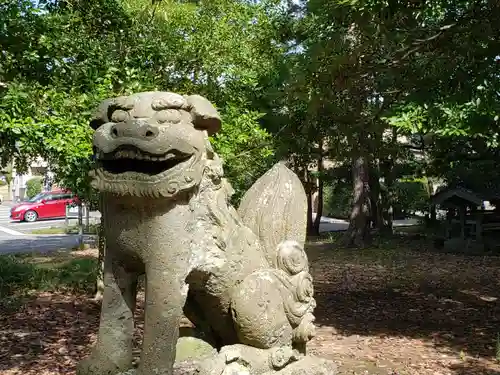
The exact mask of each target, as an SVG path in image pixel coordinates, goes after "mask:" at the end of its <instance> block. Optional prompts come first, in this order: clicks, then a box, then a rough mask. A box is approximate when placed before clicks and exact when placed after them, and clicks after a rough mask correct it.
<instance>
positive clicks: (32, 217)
mask: <svg viewBox="0 0 500 375" xmlns="http://www.w3.org/2000/svg"><path fill="white" fill-rule="evenodd" d="M36 219H38V214H37V213H36V212H35V211H33V210H29V211H26V212H25V213H24V221H27V222H28V223H32V222H34V221H36Z"/></svg>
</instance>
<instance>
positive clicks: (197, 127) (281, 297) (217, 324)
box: [78, 92, 335, 375]
mask: <svg viewBox="0 0 500 375" xmlns="http://www.w3.org/2000/svg"><path fill="white" fill-rule="evenodd" d="M91 126H92V128H93V129H95V133H94V138H93V146H94V150H95V158H96V164H97V166H96V168H95V169H94V170H93V171H92V178H93V182H92V183H93V186H94V187H95V188H97V189H98V190H99V191H100V193H101V198H102V202H103V204H102V215H103V217H104V219H105V220H104V223H105V227H104V233H105V237H106V255H105V259H104V293H103V301H102V310H101V320H100V325H99V334H98V339H97V343H96V345H95V347H94V348H93V351H92V354H91V355H90V356H89V358H87V359H85V360H84V361H82V362H81V363H80V365H79V368H78V374H79V375H115V374H118V373H121V372H126V371H129V370H131V368H132V337H133V330H134V320H133V313H134V307H135V304H136V293H137V280H138V277H139V276H140V275H142V274H145V280H146V281H145V288H146V294H145V295H146V297H145V298H146V301H145V325H144V338H143V344H142V351H141V358H140V364H139V367H138V368H137V370H131V371H134V372H136V373H137V374H139V375H171V374H174V373H183V374H187V373H189V374H201V375H211V374H214V375H223V374H252V375H257V374H266V375H267V374H275V373H279V374H283V375H287V374H288V375H292V374H298V373H303V372H305V373H308V374H325V375H326V374H328V375H331V374H333V373H335V369H334V366H333V365H332V364H331V363H330V362H328V361H325V360H321V359H319V358H314V357H310V356H307V355H306V353H305V349H306V343H307V342H308V341H309V340H310V339H311V338H312V337H313V335H314V324H313V322H314V316H313V314H312V313H313V309H314V307H315V300H314V298H313V284H312V278H311V275H310V274H309V272H308V260H307V256H306V253H305V252H304V249H303V246H304V241H305V231H306V209H307V206H306V196H305V192H304V190H303V187H302V184H301V182H300V180H299V179H298V178H297V176H296V175H295V174H294V173H293V172H292V171H290V170H289V169H288V168H287V167H286V166H285V165H284V164H282V163H278V164H276V165H275V166H274V167H273V168H272V169H271V170H269V171H268V172H267V173H266V174H265V175H264V176H262V177H261V178H260V179H259V180H258V181H257V182H256V183H255V184H254V185H253V186H252V187H251V189H250V190H249V191H248V192H247V193H246V195H245V196H244V197H243V200H242V202H241V205H240V208H239V211H238V212H237V211H236V210H235V209H234V208H233V207H232V206H231V205H230V204H229V198H230V196H231V194H232V189H231V186H230V184H229V183H228V182H227V181H226V180H225V179H224V178H223V171H222V163H221V160H220V159H219V157H218V156H217V154H216V153H215V152H214V151H213V149H212V147H211V145H210V142H209V138H208V137H209V136H210V135H212V134H214V133H216V132H217V131H218V130H219V129H220V127H221V120H220V117H219V115H218V113H217V111H216V109H215V108H214V107H213V106H212V104H211V103H210V102H209V101H208V100H206V99H205V98H203V97H201V96H198V95H192V96H181V95H178V94H174V93H170V92H144V93H139V94H134V95H131V96H128V97H119V98H115V99H109V100H106V101H104V102H103V103H102V104H101V106H100V107H99V108H98V110H97V113H96V115H95V116H94V118H93V119H92V121H91ZM183 315H185V316H186V317H188V318H189V320H190V321H191V322H192V323H193V325H194V326H195V337H192V339H194V340H199V341H200V342H202V343H204V345H207V346H208V345H210V346H209V347H210V349H211V351H209V352H207V353H205V354H203V355H201V354H200V356H199V358H194V362H193V360H192V361H191V362H190V363H191V365H192V366H191V367H190V368H191V370H189V371H190V372H186V371H187V370H185V371H184V372H182V363H179V361H177V363H175V359H176V349H177V348H178V345H177V344H178V339H179V323H180V320H181V318H182V316H183ZM180 340H182V338H181V339H180ZM179 342H180V341H179ZM177 358H179V357H177ZM174 363H175V366H174ZM193 363H194V365H193ZM174 368H175V369H177V370H174ZM174 371H175V372H174ZM179 371H181V372H179Z"/></svg>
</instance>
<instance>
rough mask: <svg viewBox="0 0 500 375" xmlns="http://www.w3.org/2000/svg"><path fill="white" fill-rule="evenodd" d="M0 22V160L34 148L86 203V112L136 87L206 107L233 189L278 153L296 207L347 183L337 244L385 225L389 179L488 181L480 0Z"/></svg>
mask: <svg viewBox="0 0 500 375" xmlns="http://www.w3.org/2000/svg"><path fill="white" fill-rule="evenodd" d="M0 24H2V25H3V27H1V28H0V46H1V50H2V60H1V64H0V83H1V86H0V106H1V107H2V111H1V112H0V130H1V131H0V165H6V164H8V162H10V161H11V160H14V161H15V166H16V168H17V169H18V170H23V169H26V167H27V165H28V162H29V161H30V159H32V158H34V157H36V156H42V157H43V158H45V159H46V160H48V161H49V163H50V164H51V165H52V166H53V168H54V170H55V171H56V175H57V178H58V180H59V181H61V183H62V184H64V185H65V186H68V187H70V188H71V189H73V190H75V191H76V192H78V193H79V194H80V195H82V196H85V197H88V199H91V197H92V191H91V189H90V187H89V185H88V180H87V177H86V176H87V173H86V171H87V170H88V168H89V167H90V166H91V153H92V150H91V147H90V140H91V132H90V130H89V128H88V127H87V122H88V118H89V115H90V111H91V110H92V108H93V107H95V106H96V105H97V103H98V102H99V101H101V100H103V99H104V98H107V97H111V96H116V95H122V94H127V93H131V92H137V91H144V90H169V91H176V92H180V93H199V94H201V95H205V96H206V97H208V98H209V99H210V100H211V101H212V102H214V103H215V104H216V106H217V107H218V109H219V110H220V112H221V114H222V116H223V119H224V125H223V129H222V131H221V133H220V134H217V135H216V136H214V138H213V142H214V145H215V148H216V149H217V151H218V152H219V153H220V154H221V155H222V157H223V159H224V161H225V169H226V173H227V175H228V176H229V178H230V180H231V182H232V183H233V185H234V186H235V187H236V191H237V194H236V199H237V198H238V197H239V196H241V193H242V192H243V191H244V190H246V189H247V188H248V187H249V186H250V185H251V184H252V183H253V181H255V179H256V178H257V177H258V176H259V175H260V174H262V173H263V172H264V170H266V169H267V168H268V166H269V165H270V164H271V163H272V162H273V161H275V160H277V159H278V158H279V159H287V160H288V161H289V162H290V165H291V166H292V167H293V168H294V169H295V171H296V172H297V173H298V174H299V176H300V177H301V178H302V179H303V181H304V184H305V186H306V190H307V192H308V195H309V200H310V207H311V209H312V195H313V193H315V192H317V193H318V197H319V198H318V199H320V200H323V197H322V191H323V185H324V184H327V185H328V184H329V186H334V185H335V186H340V185H339V183H342V184H351V185H352V187H351V191H352V192H351V199H350V204H351V205H352V209H351V215H350V220H351V230H350V231H349V233H348V235H347V237H346V238H347V240H348V242H349V243H350V244H363V243H364V242H365V240H366V239H367V228H368V226H369V223H370V222H372V223H375V224H376V225H377V226H382V227H383V226H387V225H389V226H390V219H389V218H388V212H390V211H391V210H392V208H391V207H393V206H394V204H395V203H396V200H397V194H400V191H401V188H400V187H398V186H399V185H397V181H398V180H404V181H409V180H411V179H415V180H418V181H428V179H427V177H429V178H438V179H443V180H445V181H446V182H448V183H453V184H468V185H470V186H472V185H473V184H474V183H476V185H477V184H499V183H500V180H499V177H500V176H497V174H496V173H491V169H492V166H493V165H494V164H495V163H496V162H497V161H498V160H499V158H498V142H499V140H498V133H499V116H500V111H499V109H500V108H499V100H498V99H499V96H500V94H499V92H500V88H499V72H498V66H499V59H500V57H499V56H498V50H499V43H500V38H499V37H500V8H499V7H498V5H497V2H496V1H494V0H478V1H471V0H458V1H448V0H433V1H420V0H412V1H399V0H395V1H385V0H384V1H381V0H335V1H330V0H329V1H326V0H308V1H292V2H290V1H288V2H284V1H279V0H265V1H244V0H211V1H174V0H163V1H154V2H151V1H150V0H96V1H93V2H87V1H82V0H76V1H62V0H57V1H42V0H41V1H38V2H32V1H28V0H23V1H8V2H4V3H2V5H0ZM403 136H405V137H407V138H408V139H410V142H407V143H405V144H402V143H401V141H400V140H401V137H403ZM419 153H420V154H419ZM419 155H420V156H419ZM421 155H424V156H423V157H422V156H421ZM488 171H489V172H488ZM423 177H425V178H423ZM422 178H423V179H422ZM478 181H481V182H478ZM343 186H344V185H343ZM329 191H337V190H335V189H333V190H332V189H330V190H329ZM325 199H326V198H325ZM328 199H330V198H328ZM320 206H321V205H320ZM319 214H321V212H319ZM315 226H316V231H317V228H318V226H319V221H318V220H317V221H316V223H315Z"/></svg>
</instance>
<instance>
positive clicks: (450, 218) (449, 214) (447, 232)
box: [444, 208, 453, 239]
mask: <svg viewBox="0 0 500 375" xmlns="http://www.w3.org/2000/svg"><path fill="white" fill-rule="evenodd" d="M452 221H453V213H452V211H451V209H450V208H448V209H447V212H446V224H445V228H444V234H445V238H446V239H450V238H451V231H452V225H453V224H452Z"/></svg>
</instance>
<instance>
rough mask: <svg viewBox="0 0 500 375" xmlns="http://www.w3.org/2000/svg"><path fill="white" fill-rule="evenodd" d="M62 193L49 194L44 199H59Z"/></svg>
mask: <svg viewBox="0 0 500 375" xmlns="http://www.w3.org/2000/svg"><path fill="white" fill-rule="evenodd" d="M62 195H63V194H50V195H48V196H47V198H46V200H47V201H58V200H61V199H62V198H61V197H62Z"/></svg>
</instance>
